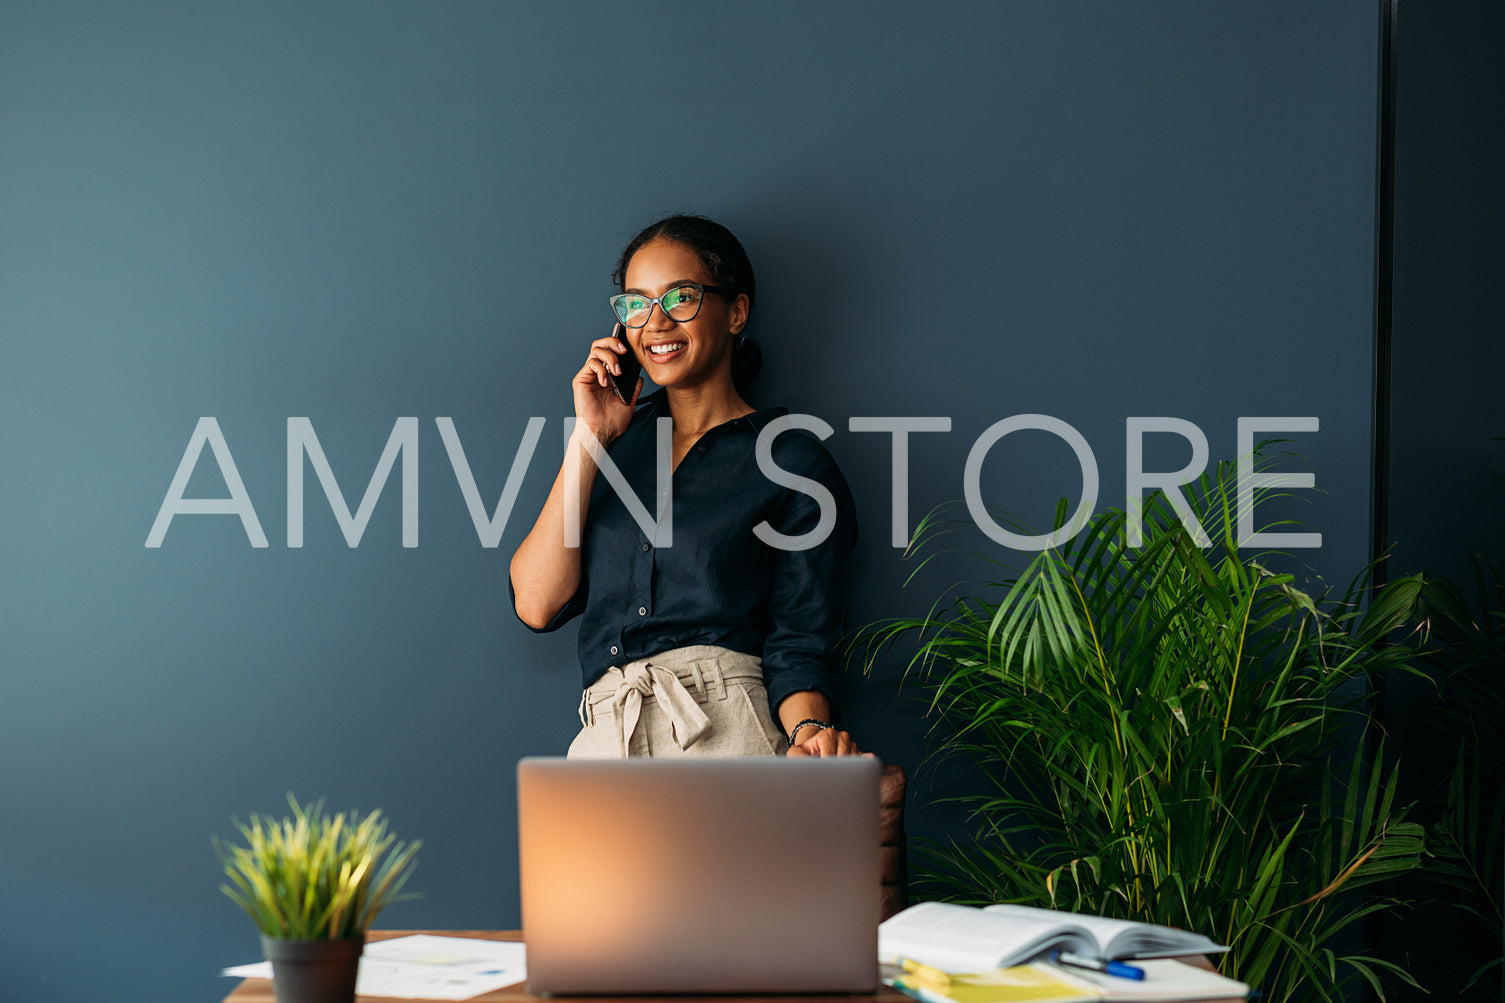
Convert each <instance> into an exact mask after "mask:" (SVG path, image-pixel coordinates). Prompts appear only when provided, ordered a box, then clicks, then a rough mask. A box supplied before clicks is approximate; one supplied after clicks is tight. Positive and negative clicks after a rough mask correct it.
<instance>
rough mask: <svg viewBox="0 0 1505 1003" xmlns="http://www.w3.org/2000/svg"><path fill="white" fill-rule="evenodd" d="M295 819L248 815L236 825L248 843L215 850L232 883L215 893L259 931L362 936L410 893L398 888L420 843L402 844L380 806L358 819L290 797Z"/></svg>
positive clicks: (284, 935) (283, 936) (298, 936)
mask: <svg viewBox="0 0 1505 1003" xmlns="http://www.w3.org/2000/svg"><path fill="white" fill-rule="evenodd" d="M287 800H288V804H289V805H290V806H291V807H292V817H291V818H283V819H273V818H264V817H262V816H260V815H252V816H251V823H250V824H249V825H247V824H245V823H242V822H237V823H236V828H238V829H239V830H240V833H241V835H242V836H244V837H245V839H246V843H247V845H245V846H238V845H232V846H228V847H227V846H225V845H224V844H223V843H221V842H220V840H219V839H218V837H216V838H215V840H214V844H215V851H216V853H217V854H218V855H219V858H220V863H221V864H222V865H223V866H224V869H225V874H226V876H227V877H228V878H229V879H230V882H231V883H230V884H227V885H221V886H220V890H221V891H223V892H224V893H225V894H226V895H228V896H229V897H230V898H231V899H232V900H233V901H234V902H235V903H236V904H237V905H239V906H240V907H241V908H242V909H244V910H245V911H246V913H247V914H248V915H249V916H250V917H251V919H252V920H253V921H254V922H255V923H256V927H257V929H259V930H260V931H261V932H262V934H263V935H265V936H267V937H271V938H274V939H278V940H338V939H342V938H349V937H359V936H362V935H364V934H365V932H366V931H367V930H369V929H370V928H371V924H372V922H373V921H374V920H375V919H376V915H377V913H379V912H381V911H382V910H383V909H384V908H386V907H387V906H388V905H390V904H392V903H393V902H396V901H398V900H400V899H403V898H413V897H415V896H412V895H402V894H401V892H402V888H403V885H405V884H406V883H407V880H408V877H409V875H411V874H412V872H413V868H414V867H415V866H416V865H417V861H416V860H415V859H414V854H416V853H417V852H418V848H419V847H420V846H421V845H422V843H421V842H420V841H417V840H415V841H413V842H412V843H399V842H397V841H396V837H395V836H393V835H390V834H389V833H388V832H387V823H386V820H385V819H383V818H382V814H381V811H380V809H377V810H375V811H372V812H370V813H369V814H367V815H365V816H364V817H362V816H361V815H360V814H359V813H356V812H351V813H350V816H349V817H348V818H347V817H346V816H345V813H344V812H340V813H339V814H336V815H334V816H330V815H329V814H328V813H327V812H325V811H324V802H323V801H318V802H315V803H313V804H311V805H308V806H307V807H305V806H303V805H300V804H299V803H298V801H297V799H296V798H294V797H293V796H292V795H291V794H289V795H288V797H287Z"/></svg>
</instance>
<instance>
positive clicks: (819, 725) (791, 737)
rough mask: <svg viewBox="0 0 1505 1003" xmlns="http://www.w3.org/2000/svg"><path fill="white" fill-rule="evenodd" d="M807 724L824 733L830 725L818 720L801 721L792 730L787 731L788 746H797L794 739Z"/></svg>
mask: <svg viewBox="0 0 1505 1003" xmlns="http://www.w3.org/2000/svg"><path fill="white" fill-rule="evenodd" d="M807 724H813V725H815V726H816V727H817V728H819V729H820V730H821V731H825V730H826V729H827V728H830V727H831V724H830V722H828V721H821V720H819V719H818V718H813V717H807V718H805V719H804V720H803V721H801V722H800V723H799V724H797V725H795V726H794V727H793V728H791V729H789V744H790V745H798V744H799V743H798V742H796V741H795V740H794V739H795V737H796V736H797V735H799V733H800V729H801V728H803V727H804V726H805V725H807Z"/></svg>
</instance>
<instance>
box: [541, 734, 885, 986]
mask: <svg viewBox="0 0 1505 1003" xmlns="http://www.w3.org/2000/svg"><path fill="white" fill-rule="evenodd" d="M879 770H880V764H879V762H878V760H877V759H869V758H863V757H841V758H823V759H785V758H782V757H764V758H757V759H673V760H655V759H622V760H582V759H575V760H566V759H563V758H555V757H530V758H527V759H523V760H521V761H520V762H519V763H518V764H517V815H518V837H519V838H518V864H519V869H520V876H521V882H522V912H523V915H522V919H523V939H524V940H525V941H526V943H527V951H528V990H529V992H532V993H553V994H569V993H670V992H685V993H690V992H694V993H707V992H710V993H721V992H739V993H752V992H872V991H874V990H875V989H876V988H877V986H878V919H879V899H878V894H879V859H878V776H879Z"/></svg>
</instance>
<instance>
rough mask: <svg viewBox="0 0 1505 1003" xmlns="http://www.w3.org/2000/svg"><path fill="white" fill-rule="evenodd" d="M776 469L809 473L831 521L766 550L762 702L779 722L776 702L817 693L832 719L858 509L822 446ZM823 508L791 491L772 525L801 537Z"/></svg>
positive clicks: (784, 459)
mask: <svg viewBox="0 0 1505 1003" xmlns="http://www.w3.org/2000/svg"><path fill="white" fill-rule="evenodd" d="M791 453H792V454H793V455H791V456H780V457H779V461H778V462H779V466H780V467H782V468H784V469H786V470H789V471H790V472H792V473H798V474H799V475H800V476H803V477H809V478H811V479H812V480H814V481H816V482H818V483H819V484H821V485H822V486H824V487H825V488H826V489H827V490H828V491H830V492H831V495H832V498H833V499H834V501H835V506H836V522H835V525H834V526H833V527H832V528H831V531H830V532H829V533H828V534H826V536H825V538H824V539H822V540H819V541H818V542H816V543H815V545H814V546H811V547H807V548H805V549H803V550H786V549H782V548H780V547H777V546H774V547H771V549H772V551H773V553H772V555H771V559H770V567H771V571H772V577H771V581H770V591H769V598H768V612H769V617H770V619H771V621H772V630H771V631H770V633H769V635H768V638H767V640H766V641H765V642H764V645H763V680H764V683H765V685H766V686H767V688H768V703H769V706H770V708H771V709H772V710H773V713H774V720H775V721H777V720H778V708H779V704H780V703H781V702H782V701H783V700H784V698H786V697H788V696H789V695H790V694H791V693H798V692H800V691H801V690H815V691H818V692H820V693H823V694H825V696H826V698H827V699H828V700H829V701H830V703H831V718H832V720H833V721H834V720H836V719H837V718H838V717H839V716H840V713H841V710H840V705H839V702H838V698H837V686H836V668H837V665H836V645H837V642H838V641H839V640H840V639H841V635H842V631H843V629H844V624H843V616H844V610H845V609H846V595H845V589H846V581H845V578H846V567H847V557H848V555H849V554H850V553H851V550H852V547H853V545H854V544H855V542H856V539H857V512H856V507H855V506H854V505H853V503H852V493H851V490H850V488H848V486H847V482H846V479H845V478H844V477H842V475H841V471H840V470H839V469H838V468H837V466H836V463H835V461H834V460H832V459H831V456H830V454H829V453H827V452H826V450H825V448H824V447H823V446H820V445H819V444H815V443H813V440H807V441H806V442H805V443H804V444H803V448H798V449H795V450H791ZM820 517H821V506H820V503H819V501H818V500H817V499H816V498H814V497H813V496H811V495H808V494H805V493H803V492H800V491H796V490H794V489H789V490H788V492H787V495H786V499H785V504H784V505H783V506H782V511H781V512H780V513H779V516H778V518H777V519H775V518H770V520H769V523H770V525H771V526H772V528H773V529H775V530H777V531H778V532H779V533H781V534H783V535H784V536H789V537H799V536H803V535H805V534H807V533H809V532H811V531H812V530H814V529H815V528H816V527H817V525H818V524H819V522H820Z"/></svg>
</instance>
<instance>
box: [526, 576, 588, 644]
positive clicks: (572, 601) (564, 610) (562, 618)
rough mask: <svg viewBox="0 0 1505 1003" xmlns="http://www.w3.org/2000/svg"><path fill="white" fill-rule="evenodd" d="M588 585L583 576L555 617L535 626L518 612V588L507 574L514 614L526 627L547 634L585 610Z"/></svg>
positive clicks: (537, 632)
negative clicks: (573, 592)
mask: <svg viewBox="0 0 1505 1003" xmlns="http://www.w3.org/2000/svg"><path fill="white" fill-rule="evenodd" d="M588 585H589V583H588V582H586V581H585V579H584V578H582V579H581V581H580V587H579V588H577V589H576V590H575V594H574V595H572V596H570V598H569V599H568V600H567V601H566V602H565V604H564V605H563V606H561V607H559V612H557V613H555V614H554V615H553V617H551V618H550V619H549V622H548V623H546V624H544V625H543V626H542V627H535V626H533V625H532V624H531V623H529V622H528V621H526V620H524V619H523V618H522V615H521V614H519V613H518V612H517V588H516V587H515V586H514V585H513V584H512V576H511V575H508V576H507V596H508V598H510V599H511V600H512V615H513V616H516V617H517V622H518V623H520V624H522V625H523V626H524V627H527V628H528V629H529V630H531V631H532V632H533V633H535V634H547V633H549V631H551V630H558V629H559V628H560V627H563V626H564V625H565V624H567V623H569V622H570V621H571V620H573V619H575V617H577V616H579V615H580V614H581V613H583V612H585V600H586V599H587V598H588V597H589V592H590V589H589V587H588Z"/></svg>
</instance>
